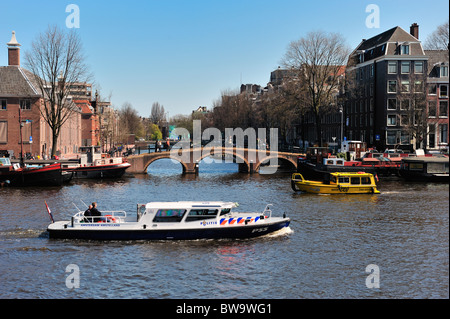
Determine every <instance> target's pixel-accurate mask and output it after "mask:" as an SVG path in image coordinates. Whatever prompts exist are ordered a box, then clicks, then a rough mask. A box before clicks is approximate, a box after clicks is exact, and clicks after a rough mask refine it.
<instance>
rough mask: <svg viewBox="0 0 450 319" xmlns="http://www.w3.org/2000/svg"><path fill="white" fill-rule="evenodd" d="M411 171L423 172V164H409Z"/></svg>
mask: <svg viewBox="0 0 450 319" xmlns="http://www.w3.org/2000/svg"><path fill="white" fill-rule="evenodd" d="M409 170H410V171H423V163H411V164H409Z"/></svg>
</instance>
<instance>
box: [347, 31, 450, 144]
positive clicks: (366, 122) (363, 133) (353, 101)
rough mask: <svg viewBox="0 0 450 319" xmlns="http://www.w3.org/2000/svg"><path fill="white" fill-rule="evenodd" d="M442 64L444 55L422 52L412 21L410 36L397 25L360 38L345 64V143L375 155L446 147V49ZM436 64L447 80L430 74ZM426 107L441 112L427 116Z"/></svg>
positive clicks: (433, 71)
mask: <svg viewBox="0 0 450 319" xmlns="http://www.w3.org/2000/svg"><path fill="white" fill-rule="evenodd" d="M446 61H447V62H446V64H445V52H441V53H440V54H437V56H435V54H434V53H432V52H430V51H425V50H424V49H423V47H422V44H421V42H420V41H419V26H418V25H417V24H416V23H413V24H412V25H411V27H410V32H409V33H408V32H406V31H405V30H403V29H402V28H401V27H398V26H397V27H394V28H392V29H389V30H387V31H385V32H383V33H380V34H378V35H376V36H374V37H372V38H370V39H368V40H365V39H364V40H363V41H362V42H361V43H360V44H359V45H358V47H357V48H356V49H355V50H354V51H353V52H352V53H351V55H350V57H349V62H348V65H347V76H346V103H345V108H344V110H345V119H346V121H345V122H346V125H345V135H346V137H347V139H349V140H361V141H363V142H366V143H367V145H368V146H374V147H375V148H376V149H377V150H380V151H383V150H385V149H386V148H388V149H394V148H395V149H402V150H406V151H414V150H415V149H417V148H427V149H429V148H430V149H436V148H437V144H439V145H440V146H441V147H442V146H444V144H445V145H448V144H447V143H448V115H446V114H448V93H446V92H447V91H448V51H446ZM436 63H437V64H439V65H442V66H443V67H444V69H443V72H444V74H445V66H447V71H446V72H447V75H446V77H445V76H444V77H437V76H435V75H433V74H435V72H437V71H436ZM438 69H439V70H440V68H438ZM432 83H434V84H432ZM431 84H432V86H433V85H434V86H433V87H434V89H432V92H431V95H430V94H427V91H428V89H429V85H431ZM441 88H442V89H443V90H444V93H440V89H441ZM445 90H447V91H445ZM442 94H445V96H444V95H442ZM432 101H434V102H432ZM430 106H431V111H432V113H433V110H437V109H442V113H439V114H440V115H438V112H437V111H435V112H434V113H435V114H436V115H429V113H428V112H429V111H430V110H429V108H430ZM438 122H439V123H438ZM433 132H434V133H433ZM439 133H441V134H439ZM440 136H442V139H441V138H440ZM438 140H439V141H440V142H439V143H438Z"/></svg>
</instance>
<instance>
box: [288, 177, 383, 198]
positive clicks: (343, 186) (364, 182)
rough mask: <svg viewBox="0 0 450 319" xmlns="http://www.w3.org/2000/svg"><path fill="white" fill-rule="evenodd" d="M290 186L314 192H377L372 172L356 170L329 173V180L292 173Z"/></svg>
mask: <svg viewBox="0 0 450 319" xmlns="http://www.w3.org/2000/svg"><path fill="white" fill-rule="evenodd" d="M291 187H292V189H293V190H294V191H302V192H307V193H315V194H379V193H380V191H378V190H377V185H376V183H375V178H374V176H373V174H370V173H364V172H357V173H345V172H336V173H330V179H329V181H328V180H327V181H323V182H320V181H310V180H305V179H304V178H303V176H302V174H299V173H294V174H292V179H291Z"/></svg>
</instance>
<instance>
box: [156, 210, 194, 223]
mask: <svg viewBox="0 0 450 319" xmlns="http://www.w3.org/2000/svg"><path fill="white" fill-rule="evenodd" d="M184 213H186V210H185V209H160V210H158V211H157V212H156V215H155V217H154V218H153V222H154V223H179V222H181V220H182V219H183V216H184Z"/></svg>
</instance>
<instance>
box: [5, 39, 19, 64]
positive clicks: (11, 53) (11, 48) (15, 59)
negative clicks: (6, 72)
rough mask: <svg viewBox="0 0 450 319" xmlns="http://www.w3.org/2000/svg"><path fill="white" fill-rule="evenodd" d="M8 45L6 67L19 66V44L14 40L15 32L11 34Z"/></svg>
mask: <svg viewBox="0 0 450 319" xmlns="http://www.w3.org/2000/svg"><path fill="white" fill-rule="evenodd" d="M7 45H8V65H10V66H11V65H13V66H20V44H19V43H18V42H17V40H16V32H14V31H13V32H12V37H11V41H9V42H8V43H7Z"/></svg>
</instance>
